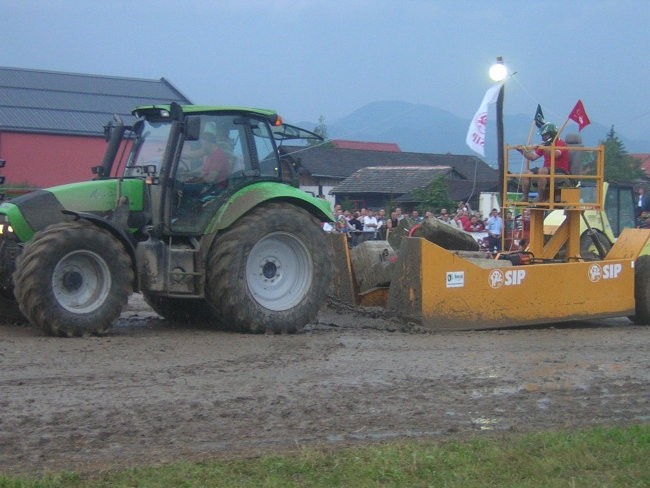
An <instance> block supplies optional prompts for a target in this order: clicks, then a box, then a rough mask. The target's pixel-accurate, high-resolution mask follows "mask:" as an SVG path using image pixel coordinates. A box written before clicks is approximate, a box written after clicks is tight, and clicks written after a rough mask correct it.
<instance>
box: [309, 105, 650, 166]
mask: <svg viewBox="0 0 650 488" xmlns="http://www.w3.org/2000/svg"><path fill="white" fill-rule="evenodd" d="M491 112H494V110H492V111H491ZM472 115H474V114H469V115H468V117H467V118H460V117H457V116H456V115H454V114H452V113H450V112H447V111H445V110H442V109H439V108H436V107H431V106H429V105H419V104H412V103H407V102H400V101H383V102H373V103H369V104H368V105H365V106H363V107H361V108H359V109H358V110H355V111H354V112H352V113H351V114H350V115H347V116H346V117H343V118H342V119H339V120H335V121H325V123H326V125H327V134H328V137H329V138H331V139H349V140H359V141H370V142H394V143H397V144H398V145H399V146H400V148H401V149H402V151H409V152H425V153H437V154H445V153H451V154H473V153H472V152H471V150H470V149H469V148H468V147H467V145H466V144H465V136H466V134H467V129H468V127H469V122H470V117H471V116H472ZM532 116H533V114H529V115H521V114H519V115H513V116H505V117H504V130H505V142H506V143H508V144H511V145H512V144H524V143H526V141H527V139H528V134H529V131H530V125H531V117H532ZM554 122H556V123H557V124H558V126H560V125H561V124H562V123H563V122H564V121H554ZM304 126H305V127H308V126H312V127H313V126H314V124H304ZM609 129H610V128H609V127H607V126H604V125H602V124H599V123H597V122H593V121H592V123H591V125H589V126H587V127H586V128H585V129H584V130H583V131H582V137H583V140H584V143H585V145H596V144H598V143H599V142H600V141H602V140H604V139H605V138H606V136H607V132H608V131H609ZM488 131H489V134H488V136H491V137H488V140H487V143H486V150H485V153H486V158H485V161H486V162H488V163H489V164H492V163H494V162H495V161H496V121H495V120H494V115H493V114H491V120H489V121H488ZM576 131H577V127H576V124H574V123H573V122H571V123H569V125H568V126H567V128H566V129H565V130H564V132H563V134H566V133H567V132H576ZM617 136H618V137H619V139H620V140H621V141H622V142H623V144H624V145H625V149H626V150H627V151H628V152H630V153H650V140H645V141H638V140H632V139H627V138H626V137H624V136H623V135H622V134H620V133H617ZM539 141H540V139H539V135H538V133H537V132H534V133H533V138H532V143H533V144H535V143H538V142H539Z"/></svg>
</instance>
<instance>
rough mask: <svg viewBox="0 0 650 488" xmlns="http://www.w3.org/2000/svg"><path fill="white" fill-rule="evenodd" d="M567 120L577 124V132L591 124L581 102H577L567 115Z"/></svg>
mask: <svg viewBox="0 0 650 488" xmlns="http://www.w3.org/2000/svg"><path fill="white" fill-rule="evenodd" d="M569 119H571V120H573V121H574V122H575V123H576V124H578V130H579V131H580V130H582V129H584V128H585V127H587V126H588V125H589V124H591V121H590V120H589V117H587V112H585V107H584V105H582V100H578V103H576V106H575V107H573V110H571V113H570V114H569Z"/></svg>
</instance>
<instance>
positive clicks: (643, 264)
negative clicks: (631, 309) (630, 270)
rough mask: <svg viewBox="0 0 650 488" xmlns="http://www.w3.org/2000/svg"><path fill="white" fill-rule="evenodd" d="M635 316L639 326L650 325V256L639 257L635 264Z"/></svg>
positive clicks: (634, 319) (634, 318)
mask: <svg viewBox="0 0 650 488" xmlns="http://www.w3.org/2000/svg"><path fill="white" fill-rule="evenodd" d="M634 301H635V303H636V309H635V315H634V317H631V318H632V321H633V322H634V323H635V324H638V325H650V256H639V258H638V259H637V260H636V262H635V263H634Z"/></svg>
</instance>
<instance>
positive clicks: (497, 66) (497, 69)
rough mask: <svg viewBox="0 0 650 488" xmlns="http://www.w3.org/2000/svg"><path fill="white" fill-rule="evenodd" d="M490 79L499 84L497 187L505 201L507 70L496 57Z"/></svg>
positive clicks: (500, 59)
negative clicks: (504, 110) (504, 125)
mask: <svg viewBox="0 0 650 488" xmlns="http://www.w3.org/2000/svg"><path fill="white" fill-rule="evenodd" d="M489 75H490V78H492V80H493V81H496V82H497V83H501V88H499V95H498V96H497V164H498V168H499V182H500V183H499V186H500V187H501V198H502V201H505V198H504V197H505V192H506V190H507V188H506V185H505V170H504V166H505V158H504V153H503V149H504V147H503V95H504V88H505V79H506V78H507V76H508V68H506V66H505V64H503V58H502V57H501V56H499V57H497V61H496V63H494V64H493V65H492V66H490V71H489Z"/></svg>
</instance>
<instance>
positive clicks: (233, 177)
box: [171, 115, 251, 233]
mask: <svg viewBox="0 0 650 488" xmlns="http://www.w3.org/2000/svg"><path fill="white" fill-rule="evenodd" d="M245 130H246V126H245V125H242V124H239V123H236V117H235V116H232V115H205V116H202V117H201V134H200V137H199V140H198V141H185V142H184V144H183V148H182V150H181V151H180V156H179V159H178V162H177V165H176V171H175V176H174V178H173V181H174V201H173V202H172V209H171V228H172V230H173V231H175V232H190V233H192V232H200V231H202V229H203V228H204V227H205V225H206V224H207V222H208V221H209V219H210V217H211V215H213V213H214V209H215V207H216V206H218V205H219V204H220V203H219V202H221V201H222V200H223V199H224V198H225V197H226V195H227V194H228V192H229V191H230V190H232V188H234V187H236V185H237V181H238V180H239V179H240V178H242V177H243V175H244V173H245V171H246V170H247V169H249V168H250V167H251V165H250V160H249V158H248V152H247V150H246V147H245V145H244V143H245V141H246V137H245Z"/></svg>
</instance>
